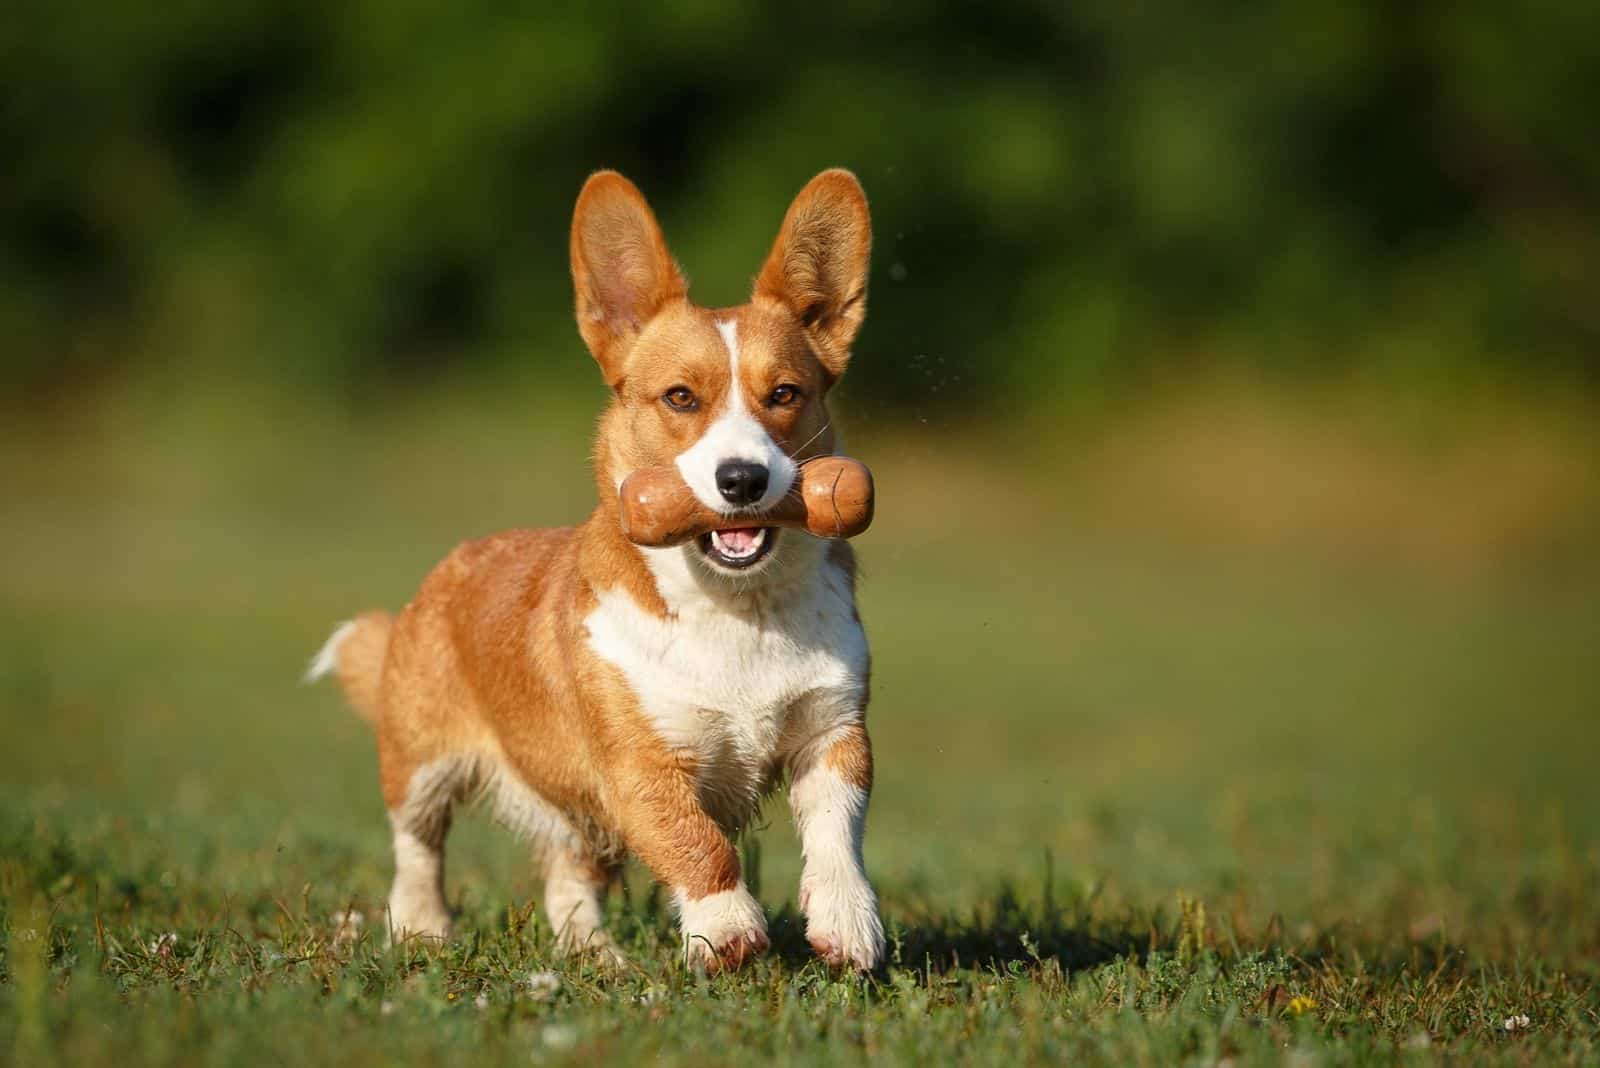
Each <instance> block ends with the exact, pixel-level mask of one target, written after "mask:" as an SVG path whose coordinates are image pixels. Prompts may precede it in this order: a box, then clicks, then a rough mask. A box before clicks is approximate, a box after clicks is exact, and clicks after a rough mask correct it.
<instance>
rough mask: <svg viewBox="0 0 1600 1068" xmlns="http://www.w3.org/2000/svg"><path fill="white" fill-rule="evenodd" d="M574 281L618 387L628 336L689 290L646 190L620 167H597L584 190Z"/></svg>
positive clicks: (583, 316) (588, 328) (594, 345)
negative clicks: (646, 198)
mask: <svg viewBox="0 0 1600 1068" xmlns="http://www.w3.org/2000/svg"><path fill="white" fill-rule="evenodd" d="M572 285H573V288H574V289H576V290H577V298H578V299H577V315H578V333H580V334H582V335H583V343H584V344H585V345H588V346H589V351H590V352H591V353H593V354H594V358H595V360H596V361H597V362H598V363H599V364H600V373H601V374H603V375H605V379H606V384H607V385H609V386H611V388H612V389H616V388H617V387H618V386H619V385H621V382H622V371H623V368H622V363H623V355H624V354H625V353H626V351H627V348H628V344H629V342H631V341H632V340H633V339H634V338H635V337H636V336H638V333H639V331H640V330H642V329H643V328H644V324H645V323H647V322H649V321H650V319H651V317H653V316H654V315H655V314H656V312H658V311H660V310H661V308H662V306H663V305H665V304H666V303H667V302H669V301H672V300H677V299H681V298H682V297H683V296H684V295H685V293H686V292H687V287H686V286H685V285H684V281H683V276H682V275H681V274H679V273H678V266H677V264H675V263H673V262H672V253H670V252H668V251H667V242H666V240H665V239H664V238H663V237H662V236H661V227H660V226H658V225H657V224H656V217H655V215H654V213H652V212H651V211H650V205H649V204H648V203H646V202H645V199H644V194H642V193H640V192H639V189H638V187H637V186H635V185H634V184H633V183H632V182H630V181H628V180H627V179H626V178H624V177H623V176H622V175H620V174H618V173H617V172H616V171H598V172H596V173H595V174H593V175H590V177H589V180H588V181H587V182H585V183H584V186H583V192H581V193H579V194H578V206H577V207H576V208H575V209H573V213H572Z"/></svg>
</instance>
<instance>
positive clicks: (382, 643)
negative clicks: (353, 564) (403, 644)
mask: <svg viewBox="0 0 1600 1068" xmlns="http://www.w3.org/2000/svg"><path fill="white" fill-rule="evenodd" d="M393 624H394V617H392V616H391V615H389V613H387V612H363V613H362V614H361V615H359V616H357V617H356V618H354V619H352V620H348V621H347V622H344V623H341V624H339V625H338V626H337V627H335V628H334V630H333V633H332V634H331V635H329V637H328V640H327V641H326V642H324V643H323V646H322V648H321V649H320V650H318V651H317V655H316V656H314V657H312V658H311V665H310V666H309V667H307V668H306V675H305V681H307V682H316V681H317V680H318V679H320V678H323V677H324V676H326V675H336V676H338V678H339V685H340V686H341V687H342V688H343V689H344V695H345V697H346V698H348V699H349V701H350V706H351V707H352V708H354V709H355V710H356V713H357V715H359V716H360V717H361V718H362V719H364V720H366V721H367V722H368V723H372V722H373V721H374V720H376V719H377V716H378V684H379V682H381V681H382V679H383V660H384V657H386V656H387V655H388V653H389V629H390V627H391V626H392V625H393Z"/></svg>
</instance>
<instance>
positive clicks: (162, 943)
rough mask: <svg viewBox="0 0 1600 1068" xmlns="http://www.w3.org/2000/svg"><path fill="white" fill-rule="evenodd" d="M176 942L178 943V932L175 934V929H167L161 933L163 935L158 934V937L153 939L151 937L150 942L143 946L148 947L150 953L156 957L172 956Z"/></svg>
mask: <svg viewBox="0 0 1600 1068" xmlns="http://www.w3.org/2000/svg"><path fill="white" fill-rule="evenodd" d="M177 944H178V934H177V932H176V931H168V932H167V933H166V934H163V935H160V936H158V937H156V938H154V939H151V941H150V944H149V945H148V946H146V947H145V948H146V949H148V950H149V951H150V952H151V953H153V954H155V955H156V956H158V957H170V956H172V949H173V947H174V946H176V945H177Z"/></svg>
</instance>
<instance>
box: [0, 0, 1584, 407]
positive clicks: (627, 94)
mask: <svg viewBox="0 0 1600 1068" xmlns="http://www.w3.org/2000/svg"><path fill="white" fill-rule="evenodd" d="M1597 70H1600V9H1597V8H1596V6H1595V5H1593V4H1585V3H1575V2H1567V3H1563V2H1560V0H1535V2H1532V3H1529V4H1519V5H1514V6H1508V5H1505V4H1496V3H1489V2H1474V3H1465V4H1458V5H1451V7H1450V8H1449V10H1448V11H1444V10H1437V11H1435V10H1429V9H1426V8H1421V7H1410V6H1398V7H1397V6H1396V5H1394V4H1390V3H1382V2H1376V0H1373V2H1366V3H1341V2H1332V0H1318V2H1312V3H1303V4H1289V3H1274V4H1263V5H1227V4H1200V5H1189V6H1186V7H1181V8H1177V9H1173V8H1169V7H1154V6H1150V7H1146V6H1141V5H1127V4H1114V3H1099V2H1094V3H1083V4H1062V3H1001V4H986V5H980V6H974V5H962V4H949V3H926V4H887V3H851V4H834V3H816V4H807V5H802V6H801V7H800V8H798V9H796V10H794V11H791V12H787V13H785V15H784V16H783V17H782V18H774V17H773V16H772V15H771V14H770V13H768V12H767V11H766V9H764V8H761V7H760V6H752V5H747V4H735V3H726V2H704V0H700V2H694V3H685V4H670V5H652V6H648V7H647V8H646V9H643V10H636V9H635V5H626V4H608V3H597V4H590V5H585V6H584V7H583V9H582V10H581V11H579V10H578V9H573V10H572V11H571V12H569V13H567V14H562V13H560V12H558V11H555V10H540V11H528V10H526V9H524V8H518V7H507V6H504V5H496V4H468V5H450V6H448V7H441V6H439V5H432V4H417V3H406V2H401V3H356V4H320V3H304V2H298V0H289V2H271V3H266V2H253V0H242V2H234V3H226V4H211V3H195V2H189V0H179V2H176V3H172V4H164V5H160V6H159V7H158V8H156V9H150V8H141V7H137V6H128V5H118V4H104V3H93V2H87V3H86V2H76V0H62V2H52V3H42V2H37V0H22V2H20V3H18V4H13V5H10V7H9V8H8V14H7V17H6V19H5V20H4V25H3V26H0V79H3V82H0V84H3V85H4V107H3V109H0V143H3V144H4V146H5V156H6V164H5V166H4V168H0V337H3V338H4V339H5V355H4V368H3V372H0V373H3V375H4V377H3V379H0V382H3V383H4V385H5V387H6V394H7V396H8V399H9V402H10V404H12V405H15V404H22V405H25V406H30V407H31V406H32V405H33V404H34V403H35V402H36V401H37V400H38V398H39V397H40V396H41V395H58V394H61V393H65V394H67V395H69V396H70V395H72V394H73V393H75V392H77V391H79V390H81V389H82V388H84V387H85V386H86V385H88V384H92V383H95V382H101V381H104V380H105V379H106V378H107V377H108V376H121V375H133V376H138V375H142V374H148V373H151V372H152V370H153V369H157V368H161V369H166V370H177V371H179V372H180V373H181V376H182V379H181V380H182V381H183V382H184V383H185V384H186V386H192V385H193V384H194V383H196V382H197V381H204V380H209V379H213V378H222V379H228V380H234V379H243V380H248V381H258V380H268V381H274V382H277V381H284V382H288V383H292V384H293V385H294V386H296V387H300V388H307V389H322V390H330V389H331V390H339V391H343V392H344V393H345V394H346V395H348V394H350V393H359V392H360V391H362V390H364V389H365V388H366V387H368V386H369V385H370V384H371V383H373V382H377V381H381V382H385V383H387V382H403V383H411V384H424V383H426V382H428V381H430V380H431V379H433V378H435V377H438V376H446V375H457V374H461V373H463V372H467V371H473V372H482V373H484V374H509V373H518V372H527V373H529V374H530V375H532V376H535V377H536V379H537V380H538V381H540V382H541V383H545V384H548V383H550V382H557V381H559V382H570V381H572V380H573V379H574V378H575V377H581V376H582V375H584V374H586V371H585V368H584V367H583V365H582V361H581V360H579V359H577V358H576V354H577V352H578V350H577V348H576V346H575V345H574V343H573V331H572V329H571V327H570V324H569V322H568V321H567V316H566V312H565V309H566V308H567V307H568V306H569V301H568V292H567V288H568V284H567V281H566V278H567V264H566V259H565V249H566V245H565V233H566V227H567V224H568V221H569V218H570V208H571V203H572V200H573V198H574V194H575V192H576V190H577V188H578V186H579V184H580V183H581V181H582V179H583V178H584V176H585V175H586V174H587V173H588V172H589V171H591V170H593V169H595V168H598V167H601V166H611V167H616V168H619V169H621V170H623V171H624V172H625V173H627V174H629V175H630V176H632V177H633V178H634V179H635V180H636V181H637V182H638V183H639V184H640V185H641V186H642V187H643V188H644V190H645V191H646V193H647V195H649V196H650V197H651V198H652V200H653V202H654V203H655V204H656V206H657V208H658V211H659V213H660V214H661V215H662V217H663V220H664V223H665V224H666V227H667V229H668V231H669V237H670V238H671V239H672V241H673V242H674V246H675V249H676V251H677V252H678V254H679V256H680V258H681V259H682V260H683V261H684V263H685V265H686V267H687V268H688V270H689V272H690V274H691V277H692V278H693V279H694V280H695V281H696V282H697V283H698V284H697V287H696V290H695V292H696V295H697V296H698V297H699V299H701V301H702V302H704V303H711V304H718V303H737V302H738V301H739V300H741V299H742V298H743V296H744V294H745V292H746V286H747V282H748V279H749V278H750V276H751V275H752V274H753V272H754V270H755V268H756V266H757V265H758V263H759V257H760V255H761V253H762V252H763V251H764V250H765V247H766V245H767V244H768V243H769V242H770V241H771V239H772V236H773V233H774V231H775V228H776V223H777V220H778V219H779V218H781V212H782V209H783V207H784V205H785V203H786V200H787V198H788V197H789V196H792V195H793V193H794V192H795V191H796V190H798V188H799V186H800V185H801V184H802V183H803V182H804V181H805V179H806V178H807V177H809V176H810V175H811V174H813V173H814V172H816V171H817V170H819V169H821V168H822V167H824V166H829V165H843V166H849V167H851V168H854V169H855V170H856V171H857V172H858V173H859V174H860V176H861V178H862V179H863V181H864V182H865V184H866V187H867V190H868V193H869V195H870V196H871V198H872V202H873V212H874V216H875V221H876V229H877V254H876V256H875V259H874V271H873V279H872V282H873V288H872V311H871V319H870V322H871V328H870V330H869V331H868V333H867V334H866V335H865V337H864V338H863V340H862V346H861V352H862V355H863V357H864V358H863V359H862V360H861V362H860V366H859V367H858V369H857V371H856V373H855V374H853V375H852V386H851V388H852V390H853V391H854V392H855V393H856V394H857V395H858V396H859V397H860V398H862V399H863V400H865V401H868V402H869V403H870V409H869V410H871V411H872V412H873V415H874V417H875V418H878V417H882V418H905V417H907V416H908V415H909V414H910V413H912V412H923V411H938V410H954V411H960V412H961V413H963V414H964V415H966V416H969V417H971V418H974V419H977V420H983V419H985V418H991V417H994V416H995V415H997V414H998V413H1001V412H1004V411H1007V410H1009V409H1010V408H1011V407H1012V406H1015V405H1018V404H1036V403H1045V404H1053V403H1056V402H1057V401H1058V399H1064V400H1066V401H1068V402H1076V403H1082V402H1083V400H1084V399H1085V398H1086V397H1087V398H1098V397H1099V396H1100V393H1101V391H1103V390H1104V389H1106V388H1108V387H1112V386H1117V385H1126V384H1127V383H1128V382H1129V381H1130V379H1132V378H1133V377H1134V376H1136V375H1138V374H1139V373H1141V372H1147V371H1149V370H1151V369H1169V368H1172V367H1174V366H1182V365H1186V364H1190V363H1193V362H1195V361H1197V360H1201V361H1219V360H1226V361H1229V362H1238V363H1243V364H1245V365H1247V366H1249V367H1252V368H1259V369H1266V370H1272V371H1288V372H1293V373H1302V372H1313V373H1317V372H1322V373H1326V372H1340V371H1346V370H1348V369H1351V368H1364V369H1375V368H1376V369H1383V370H1385V371H1393V370H1399V371H1400V372H1402V373H1403V374H1405V375H1407V376H1421V377H1423V378H1425V379H1437V378H1443V377H1454V376H1458V375H1463V374H1473V375H1477V374H1482V373H1485V372H1488V373H1491V374H1497V375H1503V376H1507V377H1510V378H1514V379H1515V378H1520V377H1522V376H1524V375H1526V374H1530V373H1550V374H1564V375H1568V376H1571V377H1573V378H1576V379H1580V380H1582V381H1583V382H1584V383H1585V385H1586V386H1593V384H1594V381H1595V378H1596V377H1597V375H1600V362H1597V360H1596V352H1597V343H1600V311H1597V305H1596V301H1595V299H1594V297H1595V294H1596V292H1597V291H1600V284H1597V280H1600V230H1597V228H1596V216H1597V211H1600V201H1597V195H1596V190H1597V188H1600V139H1597V138H1595V137H1594V124H1593V115H1592V112H1593V108H1592V101H1593V99H1594V96H1595V92H1596V89H1597V86H1596V78H1597V75H1596V73H1595V72H1596V71H1597Z"/></svg>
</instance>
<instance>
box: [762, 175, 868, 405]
mask: <svg viewBox="0 0 1600 1068" xmlns="http://www.w3.org/2000/svg"><path fill="white" fill-rule="evenodd" d="M871 256H872V220H871V218H870V217H869V216H868V215H867V196H866V194H865V193H863V192H862V191H861V183H860V182H858V181H856V176H855V175H853V174H851V173H850V172H849V171H845V170H837V169H835V170H831V171H823V172H822V173H821V174H819V175H817V176H816V177H815V178H813V179H811V181H810V182H808V183H806V187H805V188H804V189H802V190H800V195H799V196H797V197H795V198H794V203H793V204H791V205H789V214H787V215H785V216H784V218H783V228H782V229H781V230H779V231H778V240H777V241H776V242H775V243H774V244H773V246H772V252H771V253H770V254H768V256H767V262H766V265H765V266H764V267H762V268H761V274H760V275H759V276H758V277H757V278H756V294H757V296H765V297H769V298H772V299H774V300H777V301H781V302H782V303H783V304H785V305H787V306H788V307H789V309H790V310H791V311H793V312H794V314H795V315H797V316H799V317H800V321H801V322H802V323H804V324H805V327H806V330H807V331H808V332H809V333H810V335H811V339H812V342H813V343H814V344H815V346H816V349H817V355H818V357H819V358H820V359H821V360H822V366H823V367H824V368H825V369H826V370H827V372H828V374H829V375H831V376H832V377H834V378H838V377H839V376H840V375H842V374H844V368H845V364H847V363H849V362H850V343H851V342H852V341H854V340H855V336H856V331H857V330H859V329H861V320H862V319H863V318H864V317H865V316H866V314H867V263H868V260H869V259H870V258H871Z"/></svg>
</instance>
